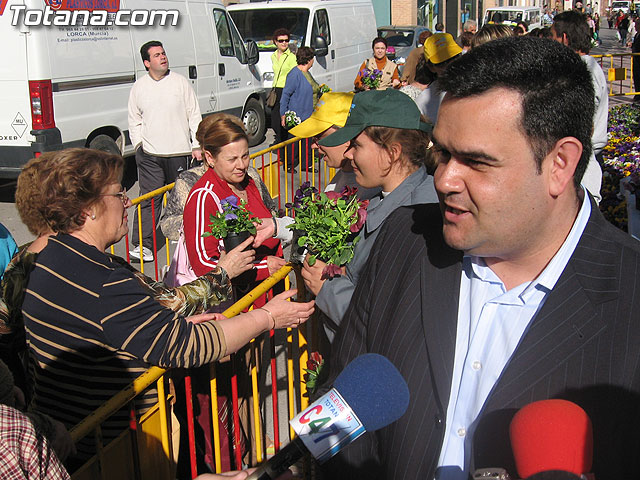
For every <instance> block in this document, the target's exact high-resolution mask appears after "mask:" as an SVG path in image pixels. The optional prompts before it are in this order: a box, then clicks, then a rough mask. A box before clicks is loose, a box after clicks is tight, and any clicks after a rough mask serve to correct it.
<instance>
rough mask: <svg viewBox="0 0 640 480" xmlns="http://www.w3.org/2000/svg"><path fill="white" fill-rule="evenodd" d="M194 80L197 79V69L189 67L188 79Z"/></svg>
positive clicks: (193, 66) (192, 66)
mask: <svg viewBox="0 0 640 480" xmlns="http://www.w3.org/2000/svg"><path fill="white" fill-rule="evenodd" d="M196 78H198V67H196V66H195V65H189V79H191V80H195V79H196Z"/></svg>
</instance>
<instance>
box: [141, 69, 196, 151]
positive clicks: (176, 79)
mask: <svg viewBox="0 0 640 480" xmlns="http://www.w3.org/2000/svg"><path fill="white" fill-rule="evenodd" d="M201 120H202V115H200V107H199V106H198V99H197V97H196V94H195V92H194V91H193V88H192V87H191V84H190V83H189V80H187V79H186V78H185V77H183V76H182V75H180V74H178V73H174V72H171V71H169V73H168V74H167V75H165V76H164V77H162V78H161V79H160V80H154V79H153V78H151V76H150V75H148V74H147V75H145V76H143V77H141V78H139V79H138V80H137V81H136V83H134V84H133V88H132V89H131V93H130V94H129V136H130V137H131V143H132V144H133V145H134V147H135V148H136V149H137V148H138V146H140V145H142V148H143V150H144V151H145V152H146V153H150V154H152V155H157V156H160V157H173V156H180V155H190V154H191V151H192V150H193V149H196V148H199V144H198V141H197V140H196V130H197V129H198V124H199V123H200V121H201Z"/></svg>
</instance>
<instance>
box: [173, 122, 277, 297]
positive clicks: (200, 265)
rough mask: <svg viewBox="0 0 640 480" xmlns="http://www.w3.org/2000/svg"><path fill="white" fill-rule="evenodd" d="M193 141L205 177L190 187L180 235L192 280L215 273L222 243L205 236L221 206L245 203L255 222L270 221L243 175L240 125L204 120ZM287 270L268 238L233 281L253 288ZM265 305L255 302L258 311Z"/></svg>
mask: <svg viewBox="0 0 640 480" xmlns="http://www.w3.org/2000/svg"><path fill="white" fill-rule="evenodd" d="M196 137H197V139H198V141H199V142H200V145H201V146H202V149H203V152H204V155H203V157H204V161H205V163H206V165H207V166H208V167H209V168H208V170H207V172H206V173H205V174H204V175H203V176H202V178H200V180H198V182H197V183H196V184H195V185H194V186H193V188H192V189H191V192H190V193H189V197H188V199H187V203H186V205H185V208H184V217H183V229H184V237H185V244H186V247H187V253H188V256H189V262H190V263H191V267H192V268H193V270H194V272H195V274H196V275H198V276H199V275H203V274H204V273H206V272H208V271H210V270H211V269H212V268H214V267H216V266H217V264H218V260H219V259H220V255H221V254H222V255H224V253H223V252H224V241H223V240H221V239H218V238H215V237H213V236H205V235H204V234H205V233H206V232H208V231H209V223H210V220H209V216H210V215H211V214H214V215H215V214H216V213H217V212H218V211H220V202H221V201H222V200H223V199H225V198H227V197H230V196H233V197H235V198H237V199H238V203H239V202H240V201H244V202H246V203H247V209H248V210H249V211H250V212H251V214H252V216H254V217H256V218H265V217H267V218H269V217H272V212H270V211H269V209H268V208H267V207H266V206H265V200H264V199H263V198H262V196H261V195H260V190H259V189H258V188H257V186H256V184H255V183H254V181H253V180H252V179H251V178H250V177H249V176H248V175H247V168H248V167H249V143H248V138H247V134H246V132H245V130H244V126H243V125H242V122H241V121H240V119H238V118H236V117H234V116H232V115H228V114H224V113H218V114H213V115H210V116H208V117H207V118H205V119H204V120H203V121H202V122H201V123H200V126H199V127H198V132H197V133H196ZM284 264H285V261H284V259H283V258H282V247H281V245H280V241H279V240H277V239H275V238H271V239H268V240H266V241H265V242H264V243H263V244H262V245H260V247H258V248H256V256H255V261H254V263H253V268H252V269H251V270H249V271H248V272H246V273H244V274H243V275H242V276H241V277H238V278H237V279H235V282H234V284H235V285H236V286H237V287H239V288H240V289H241V290H246V289H247V287H252V286H255V284H256V283H257V282H260V281H262V280H264V279H265V278H267V277H268V276H269V275H271V274H272V273H274V272H275V271H276V270H278V269H279V268H280V267H282V266H283V265H284ZM262 305H264V299H259V300H258V301H256V307H260V306H262Z"/></svg>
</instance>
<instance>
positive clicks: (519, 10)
mask: <svg viewBox="0 0 640 480" xmlns="http://www.w3.org/2000/svg"><path fill="white" fill-rule="evenodd" d="M522 21H525V22H527V25H529V31H531V30H533V29H534V28H541V27H542V9H541V8H540V7H491V8H487V10H486V11H485V13H484V19H483V21H482V25H487V24H493V23H498V24H504V25H509V26H511V27H515V26H516V25H517V24H518V22H522Z"/></svg>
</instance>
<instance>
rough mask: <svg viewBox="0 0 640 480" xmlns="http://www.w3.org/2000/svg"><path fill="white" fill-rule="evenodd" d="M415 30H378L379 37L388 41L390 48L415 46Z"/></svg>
mask: <svg viewBox="0 0 640 480" xmlns="http://www.w3.org/2000/svg"><path fill="white" fill-rule="evenodd" d="M413 35H414V31H413V30H396V29H393V28H384V29H381V28H379V29H378V36H380V37H382V38H384V39H386V40H387V44H388V45H389V46H390V47H410V46H411V45H413Z"/></svg>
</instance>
